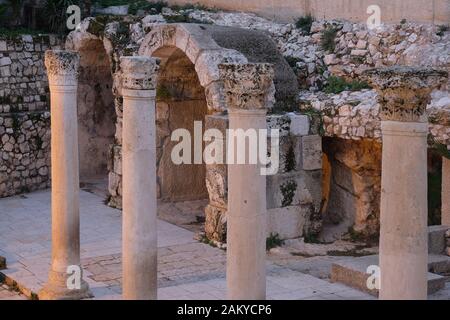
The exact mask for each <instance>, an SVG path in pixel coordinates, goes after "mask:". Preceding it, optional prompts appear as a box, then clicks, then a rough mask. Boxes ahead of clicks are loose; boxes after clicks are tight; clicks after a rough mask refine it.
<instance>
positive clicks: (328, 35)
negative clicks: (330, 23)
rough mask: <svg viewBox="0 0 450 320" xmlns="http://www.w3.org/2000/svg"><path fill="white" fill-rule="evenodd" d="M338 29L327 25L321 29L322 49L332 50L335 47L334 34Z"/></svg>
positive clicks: (335, 34)
mask: <svg viewBox="0 0 450 320" xmlns="http://www.w3.org/2000/svg"><path fill="white" fill-rule="evenodd" d="M337 33H338V30H337V29H336V28H334V27H328V28H326V29H325V30H323V31H322V37H321V39H320V46H321V47H322V49H323V50H324V51H328V52H333V51H334V49H335V48H336V36H337Z"/></svg>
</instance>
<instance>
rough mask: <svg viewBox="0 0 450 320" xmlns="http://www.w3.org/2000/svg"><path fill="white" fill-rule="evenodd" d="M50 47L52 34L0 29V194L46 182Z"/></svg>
mask: <svg viewBox="0 0 450 320" xmlns="http://www.w3.org/2000/svg"><path fill="white" fill-rule="evenodd" d="M50 48H60V41H59V40H58V39H57V38H56V37H55V36H30V35H23V36H18V37H6V36H2V35H0V146H1V148H0V197H5V196H11V195H14V194H17V193H22V192H27V191H31V190H36V189H40V188H45V187H47V186H49V179H50V167H49V166H50V113H49V93H48V92H49V90H48V81H47V76H46V72H45V67H44V52H45V50H47V49H50Z"/></svg>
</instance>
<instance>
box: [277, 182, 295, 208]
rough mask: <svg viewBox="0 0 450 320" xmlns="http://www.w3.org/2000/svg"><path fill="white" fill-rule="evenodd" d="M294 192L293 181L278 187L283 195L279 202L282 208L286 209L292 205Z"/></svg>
mask: <svg viewBox="0 0 450 320" xmlns="http://www.w3.org/2000/svg"><path fill="white" fill-rule="evenodd" d="M296 190H297V183H296V182H295V181H288V182H286V183H284V184H282V185H281V186H280V191H281V194H282V195H283V200H282V201H281V206H282V207H287V206H290V205H291V204H292V201H293V200H294V196H295V191H296Z"/></svg>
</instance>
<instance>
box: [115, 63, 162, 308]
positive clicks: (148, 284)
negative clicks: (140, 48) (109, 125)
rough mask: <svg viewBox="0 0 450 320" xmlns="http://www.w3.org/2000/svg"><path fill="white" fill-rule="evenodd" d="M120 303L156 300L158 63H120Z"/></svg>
mask: <svg viewBox="0 0 450 320" xmlns="http://www.w3.org/2000/svg"><path fill="white" fill-rule="evenodd" d="M120 67H121V70H122V96H123V129H122V174H123V196H122V197H123V224H122V265H123V298H124V299H127V300H131V299H133V300H149V299H156V295H157V281H156V275H157V229H156V221H157V220H156V133H155V130H156V129H155V127H156V124H155V97H156V90H155V88H156V77H157V70H158V61H157V60H156V59H154V58H149V57H122V58H121V59H120Z"/></svg>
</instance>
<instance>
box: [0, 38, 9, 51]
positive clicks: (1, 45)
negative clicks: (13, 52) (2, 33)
mask: <svg viewBox="0 0 450 320" xmlns="http://www.w3.org/2000/svg"><path fill="white" fill-rule="evenodd" d="M0 51H7V46H6V41H5V40H0Z"/></svg>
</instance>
